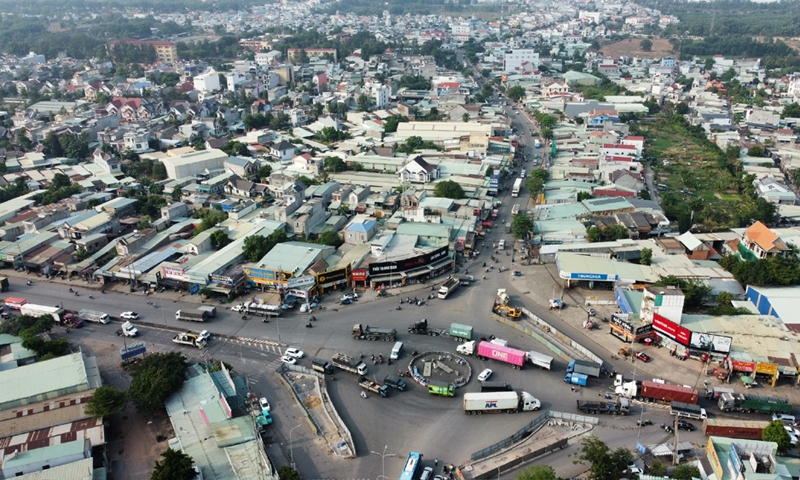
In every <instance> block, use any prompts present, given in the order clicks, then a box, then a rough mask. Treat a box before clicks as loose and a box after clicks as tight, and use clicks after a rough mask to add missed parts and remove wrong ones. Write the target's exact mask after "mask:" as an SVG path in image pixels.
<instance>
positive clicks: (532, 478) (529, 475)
mask: <svg viewBox="0 0 800 480" xmlns="http://www.w3.org/2000/svg"><path fill="white" fill-rule="evenodd" d="M517 480H559V479H558V476H557V475H556V471H555V470H553V467H551V466H550V465H533V466H531V467H528V468H526V469H525V470H523V471H522V473H520V474H519V475H517Z"/></svg>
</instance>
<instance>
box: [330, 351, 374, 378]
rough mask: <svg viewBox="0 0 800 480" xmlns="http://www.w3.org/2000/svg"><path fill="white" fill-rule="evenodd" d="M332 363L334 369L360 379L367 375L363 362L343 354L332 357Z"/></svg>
mask: <svg viewBox="0 0 800 480" xmlns="http://www.w3.org/2000/svg"><path fill="white" fill-rule="evenodd" d="M332 361H333V366H334V367H336V368H339V369H341V370H344V371H345V372H350V373H353V374H356V375H361V376H362V377H363V376H364V375H366V374H367V365H366V364H365V363H364V362H362V361H361V360H359V359H357V358H353V357H351V356H349V355H345V354H344V353H337V354H336V355H334V356H333V359H332Z"/></svg>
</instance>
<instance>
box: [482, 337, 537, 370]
mask: <svg viewBox="0 0 800 480" xmlns="http://www.w3.org/2000/svg"><path fill="white" fill-rule="evenodd" d="M525 353H526V352H523V351H522V350H517V349H516V348H511V347H504V346H502V345H496V344H494V343H490V342H481V343H479V344H478V358H480V359H492V360H497V361H499V362H503V363H507V364H509V365H511V366H512V367H514V368H515V369H517V370H519V369H521V368H522V366H523V365H525Z"/></svg>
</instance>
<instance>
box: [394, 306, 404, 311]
mask: <svg viewBox="0 0 800 480" xmlns="http://www.w3.org/2000/svg"><path fill="white" fill-rule="evenodd" d="M394 309H395V310H402V308H401V307H400V305H398V306H396V307H394Z"/></svg>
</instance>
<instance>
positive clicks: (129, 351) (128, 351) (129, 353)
mask: <svg viewBox="0 0 800 480" xmlns="http://www.w3.org/2000/svg"><path fill="white" fill-rule="evenodd" d="M146 352H147V347H145V344H144V342H139V343H134V344H133V345H131V346H130V347H128V348H120V349H119V356H120V358H121V359H123V360H128V359H129V358H133V357H135V356H137V355H144V354H145V353H146Z"/></svg>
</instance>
